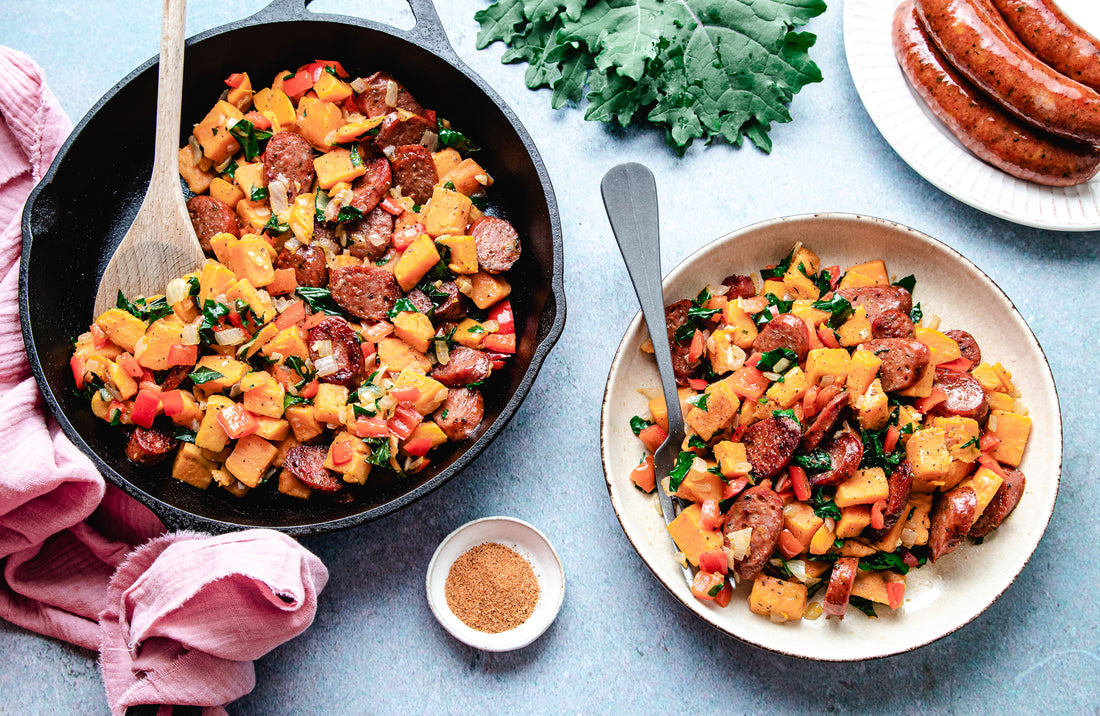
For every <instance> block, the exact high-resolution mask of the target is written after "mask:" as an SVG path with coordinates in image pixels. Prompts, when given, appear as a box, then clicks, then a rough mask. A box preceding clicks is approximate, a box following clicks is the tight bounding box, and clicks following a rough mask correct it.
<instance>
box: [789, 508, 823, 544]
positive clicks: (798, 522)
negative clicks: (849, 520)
mask: <svg viewBox="0 0 1100 716" xmlns="http://www.w3.org/2000/svg"><path fill="white" fill-rule="evenodd" d="M824 523H825V520H823V519H821V518H820V517H818V516H817V515H816V514H814V509H813V508H812V507H810V506H809V505H807V504H806V503H805V502H791V503H788V504H786V505H784V506H783V527H784V529H787V530H789V531H790V533H791V534H793V535H794V536H795V539H797V540H798V541H799V542H801V543H802V544H804V545H808V544H810V540H812V539H813V537H814V535H815V534H817V531H818V530H819V529H821V525H823V524H824Z"/></svg>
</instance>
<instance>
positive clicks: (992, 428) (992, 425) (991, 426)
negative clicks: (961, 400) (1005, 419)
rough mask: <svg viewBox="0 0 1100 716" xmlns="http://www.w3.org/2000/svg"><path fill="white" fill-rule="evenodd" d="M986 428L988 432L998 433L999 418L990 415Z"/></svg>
mask: <svg viewBox="0 0 1100 716" xmlns="http://www.w3.org/2000/svg"><path fill="white" fill-rule="evenodd" d="M985 428H986V430H988V431H989V432H991V433H995V432H997V416H996V415H990V416H989V421H988V422H987V423H986V424H985Z"/></svg>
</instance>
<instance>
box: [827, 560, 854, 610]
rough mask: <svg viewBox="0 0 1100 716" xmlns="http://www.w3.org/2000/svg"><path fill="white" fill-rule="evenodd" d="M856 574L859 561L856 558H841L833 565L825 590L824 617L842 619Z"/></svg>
mask: <svg viewBox="0 0 1100 716" xmlns="http://www.w3.org/2000/svg"><path fill="white" fill-rule="evenodd" d="M858 572H859V559H857V558H856V557H841V558H840V559H838V560H837V561H836V563H835V564H833V574H832V576H830V577H829V587H828V588H827V589H826V590H825V602H824V604H823V606H824V608H825V610H824V611H825V616H827V617H837V618H838V619H843V618H844V612H846V611H847V610H848V601H849V600H850V599H851V597H852V586H853V585H855V583H856V574H857V573H858Z"/></svg>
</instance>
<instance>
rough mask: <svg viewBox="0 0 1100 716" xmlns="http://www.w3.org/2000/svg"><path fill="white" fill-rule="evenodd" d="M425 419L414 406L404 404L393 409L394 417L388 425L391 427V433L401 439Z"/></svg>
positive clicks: (410, 433) (407, 435)
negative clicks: (408, 406) (407, 406)
mask: <svg viewBox="0 0 1100 716" xmlns="http://www.w3.org/2000/svg"><path fill="white" fill-rule="evenodd" d="M423 420H424V416H423V415H421V414H420V413H418V412H416V411H415V410H413V409H412V408H406V407H405V406H404V405H398V406H397V408H396V409H394V411H393V417H392V418H390V419H389V422H388V423H387V425H389V428H390V434H391V435H396V436H397V438H398V439H399V440H405V439H406V438H408V437H409V436H410V435H412V431H413V430H415V429H416V426H417V425H420V423H421V421H423Z"/></svg>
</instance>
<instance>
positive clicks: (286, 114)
mask: <svg viewBox="0 0 1100 716" xmlns="http://www.w3.org/2000/svg"><path fill="white" fill-rule="evenodd" d="M252 103H253V104H254V105H255V106H256V109H257V110H259V111H260V113H267V112H270V113H271V114H272V115H273V116H274V118H275V121H276V122H277V124H278V129H280V130H288V129H293V128H294V125H295V124H296V123H297V121H298V120H297V115H296V114H295V112H294V104H293V103H291V101H290V98H289V97H287V96H286V93H285V92H283V91H282V90H281V89H278V88H276V87H271V88H267V87H265V88H263V89H262V90H260V91H259V92H257V93H256V94H255V95H253V96H252Z"/></svg>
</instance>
